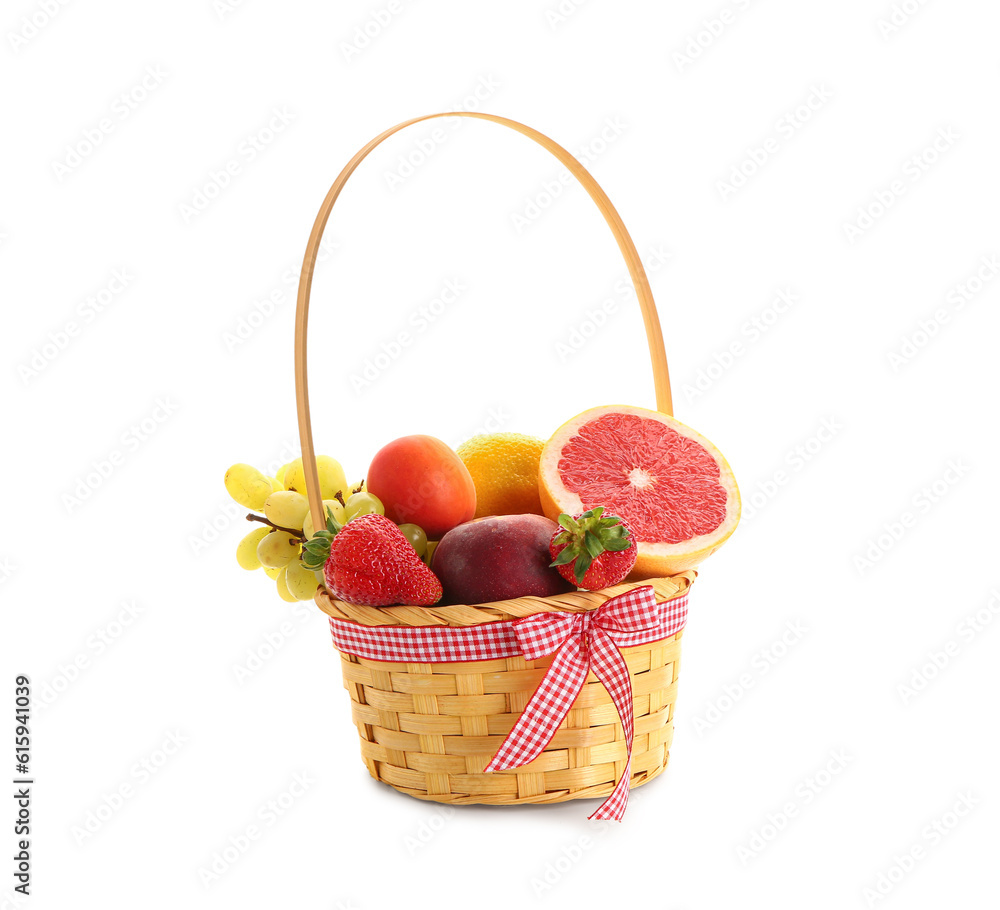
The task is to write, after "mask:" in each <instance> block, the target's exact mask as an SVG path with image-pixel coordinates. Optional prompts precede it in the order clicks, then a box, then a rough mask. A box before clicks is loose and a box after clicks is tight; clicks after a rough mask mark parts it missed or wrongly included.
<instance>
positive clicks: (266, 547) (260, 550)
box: [257, 531, 299, 569]
mask: <svg viewBox="0 0 1000 910" xmlns="http://www.w3.org/2000/svg"><path fill="white" fill-rule="evenodd" d="M298 555H299V544H298V542H297V541H295V540H294V539H292V538H291V537H289V535H288V532H287V531H271V533H270V534H267V535H265V536H264V537H263V538H262V539H261V541H260V543H258V544H257V558H258V559H259V560H260V564H261V565H262V566H268V567H269V568H271V569H280V568H282V567H283V566H287V565H288V564H289V563H290V562H291V561H292V560H293V559H294V558H295V557H296V556H298Z"/></svg>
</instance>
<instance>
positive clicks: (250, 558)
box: [236, 527, 271, 570]
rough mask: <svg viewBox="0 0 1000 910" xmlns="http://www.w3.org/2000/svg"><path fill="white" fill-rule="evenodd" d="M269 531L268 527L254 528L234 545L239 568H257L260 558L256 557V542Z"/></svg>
mask: <svg viewBox="0 0 1000 910" xmlns="http://www.w3.org/2000/svg"><path fill="white" fill-rule="evenodd" d="M270 532H271V529H270V528H268V527H263V528H254V529H253V530H252V531H251V532H250V533H249V534H247V536H246V537H244V538H243V539H242V540H241V541H240V542H239V543H238V544H237V545H236V561H237V562H238V563H239V564H240V568H241V569H251V570H252V569H259V568H260V560H259V559H258V558H257V544H259V543H260V542H261V541H262V540H263V539H264V538H265V537H267V535H268V534H269V533H270Z"/></svg>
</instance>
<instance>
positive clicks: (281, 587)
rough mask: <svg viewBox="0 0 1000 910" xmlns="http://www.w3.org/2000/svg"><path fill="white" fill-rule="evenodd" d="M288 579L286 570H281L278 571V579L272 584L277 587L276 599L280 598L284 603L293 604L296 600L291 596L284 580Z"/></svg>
mask: <svg viewBox="0 0 1000 910" xmlns="http://www.w3.org/2000/svg"><path fill="white" fill-rule="evenodd" d="M287 577H288V569H286V568H281V569H279V570H278V577H277V578H276V579H275V580H274V583H275V584H276V585H277V586H278V597H280V598H281V599H282V600H283V601H285V602H286V603H290V604H293V603H295V601H296V600H297V599H298V598H296V597H294V596H293V595H292V592H291V591H289V590H288V583H287V582H286V580H285V579H286V578H287Z"/></svg>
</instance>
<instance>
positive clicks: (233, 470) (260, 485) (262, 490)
mask: <svg viewBox="0 0 1000 910" xmlns="http://www.w3.org/2000/svg"><path fill="white" fill-rule="evenodd" d="M225 483H226V492H227V493H229V495H230V496H232V497H233V499H234V500H236V502H237V503H238V504H239V505H241V506H243V508H244V509H253V510H254V511H255V512H259V511H260V510H261V509H262V508H263V507H264V500H265V499H267V497H268V496H270V495H271V481H270V480H269V479H268V477H267V476H266V475H264V474H262V473H261V472H260V471H258V470H257V469H256V468H255V467H252V466H251V465H248V464H234V465H233V466H232V467H230V468H229V470H228V471H226V479H225Z"/></svg>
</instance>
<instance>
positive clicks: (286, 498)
mask: <svg viewBox="0 0 1000 910" xmlns="http://www.w3.org/2000/svg"><path fill="white" fill-rule="evenodd" d="M308 511H309V500H308V499H306V498H305V496H303V495H302V494H301V493H296V492H295V491H294V490H280V491H278V492H277V493H272V494H271V495H270V496H268V497H267V499H266V500H265V501H264V516H265V517H266V518H267V520H268V521H270V522H271V523H272V524H276V525H278V527H281V528H292V529H294V530H300V529H301V528H302V523H303V521H305V517H306V513H307V512H308Z"/></svg>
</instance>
